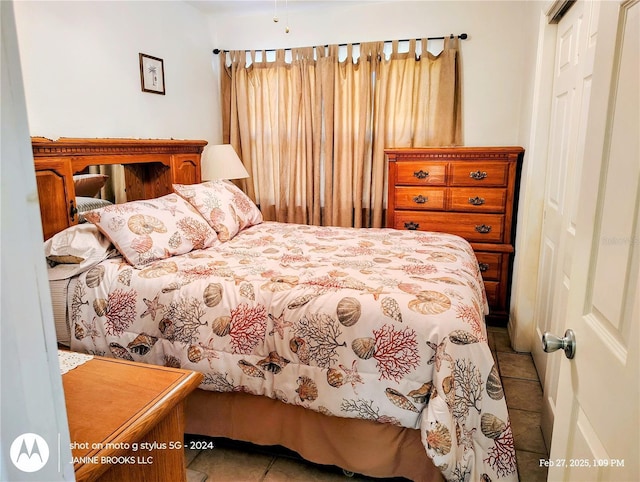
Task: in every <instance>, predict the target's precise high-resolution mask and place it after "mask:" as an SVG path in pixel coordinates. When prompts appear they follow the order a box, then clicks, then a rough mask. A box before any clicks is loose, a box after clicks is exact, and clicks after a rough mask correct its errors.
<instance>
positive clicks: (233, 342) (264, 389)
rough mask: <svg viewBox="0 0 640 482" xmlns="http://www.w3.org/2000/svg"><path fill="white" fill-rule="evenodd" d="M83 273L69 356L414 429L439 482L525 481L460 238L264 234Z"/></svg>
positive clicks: (320, 230) (368, 232)
mask: <svg viewBox="0 0 640 482" xmlns="http://www.w3.org/2000/svg"><path fill="white" fill-rule="evenodd" d="M79 276H80V278H79V282H78V283H77V284H76V288H75V289H74V290H73V292H71V293H70V294H69V298H70V299H69V306H70V309H69V312H70V324H71V332H72V340H71V348H72V349H73V350H74V351H81V352H87V353H91V354H96V355H105V356H114V357H119V358H124V359H128V360H135V361H140V362H145V363H151V364H159V365H168V366H175V367H182V368H188V369H193V370H198V371H200V372H202V373H204V381H203V383H202V385H201V388H203V389H207V390H215V391H244V392H248V393H252V394H256V395H263V396H268V397H272V398H277V399H279V400H281V401H283V402H285V403H291V404H296V405H301V406H304V407H306V408H308V409H312V410H317V411H319V412H322V413H325V414H327V415H334V416H339V417H358V418H364V419H371V420H377V421H379V422H385V423H393V424H397V425H401V426H404V427H411V428H419V429H420V430H421V433H422V439H423V443H424V445H425V449H426V451H427V453H428V454H429V456H430V457H431V458H432V459H433V461H434V463H435V464H436V465H437V466H438V467H439V468H440V469H441V470H442V472H443V474H444V475H445V477H446V478H448V479H451V480H517V473H516V460H515V450H514V446H513V436H512V431H511V426H510V422H509V418H508V414H507V407H506V404H505V400H504V392H503V390H502V386H501V382H500V378H499V375H498V371H497V367H496V366H495V362H494V360H493V357H492V355H491V352H490V350H489V347H488V345H487V336H486V328H485V325H484V314H485V313H486V310H487V304H486V298H485V293H484V289H483V285H482V281H481V277H480V273H479V270H478V265H477V261H476V259H475V256H474V254H473V251H472V249H471V247H470V246H469V244H468V243H467V242H466V241H465V240H463V239H462V238H459V237H457V236H453V235H448V234H440V233H421V232H410V231H397V230H391V229H360V230H357V229H351V228H333V227H316V226H302V225H294V224H280V223H271V222H266V223H263V224H260V225H257V226H253V227H251V228H248V229H246V230H244V231H242V232H241V233H239V234H238V235H237V236H235V237H234V238H233V239H231V240H230V241H228V242H226V243H222V244H221V245H219V246H216V247H213V248H209V249H206V250H198V251H192V252H191V253H188V254H185V255H181V256H177V257H172V258H169V259H166V260H162V261H158V262H155V263H154V264H152V265H150V266H147V267H145V268H143V269H135V268H133V267H132V266H131V265H129V264H127V263H126V262H124V261H123V260H122V258H111V259H108V260H105V261H103V262H101V263H100V264H99V265H97V266H95V267H93V268H91V269H90V270H88V271H86V272H84V273H82V274H80V275H79ZM483 477H484V478H483Z"/></svg>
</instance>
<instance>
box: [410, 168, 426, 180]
mask: <svg viewBox="0 0 640 482" xmlns="http://www.w3.org/2000/svg"><path fill="white" fill-rule="evenodd" d="M413 176H414V177H417V178H418V179H426V178H427V177H429V173H428V172H425V171H423V170H422V169H420V170H419V171H415V172H414V173H413Z"/></svg>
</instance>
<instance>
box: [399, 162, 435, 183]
mask: <svg viewBox="0 0 640 482" xmlns="http://www.w3.org/2000/svg"><path fill="white" fill-rule="evenodd" d="M396 169H397V173H396V184H403V185H406V184H410V185H427V184H428V185H430V186H444V185H445V184H446V183H447V163H446V162H424V161H409V162H398V163H397V166H396Z"/></svg>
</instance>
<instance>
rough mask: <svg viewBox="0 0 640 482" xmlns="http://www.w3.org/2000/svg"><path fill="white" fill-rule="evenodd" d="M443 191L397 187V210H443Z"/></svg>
mask: <svg viewBox="0 0 640 482" xmlns="http://www.w3.org/2000/svg"><path fill="white" fill-rule="evenodd" d="M444 199H445V189H431V188H426V187H408V186H398V187H396V189H395V200H396V208H397V209H428V210H432V209H437V210H444Z"/></svg>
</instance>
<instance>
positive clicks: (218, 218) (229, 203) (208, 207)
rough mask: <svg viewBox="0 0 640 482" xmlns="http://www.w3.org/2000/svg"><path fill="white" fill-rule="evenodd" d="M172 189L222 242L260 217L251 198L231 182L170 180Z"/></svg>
mask: <svg viewBox="0 0 640 482" xmlns="http://www.w3.org/2000/svg"><path fill="white" fill-rule="evenodd" d="M173 190H174V191H175V192H176V193H178V194H179V195H180V196H182V197H183V198H184V199H186V200H187V201H188V202H190V203H191V204H192V205H193V207H195V208H196V209H197V210H198V212H199V213H200V214H201V215H202V216H203V217H204V218H205V219H206V220H207V222H208V223H209V225H210V226H211V227H212V228H213V229H214V230H215V231H216V232H217V233H218V239H219V240H220V241H222V242H224V241H229V240H230V239H231V238H233V237H234V236H235V235H236V234H238V233H239V232H240V231H242V230H243V229H245V228H248V227H249V226H253V225H255V224H260V223H261V222H262V220H263V219H262V213H261V212H260V210H259V209H258V207H257V206H256V205H255V204H254V203H253V201H252V200H251V198H249V196H247V195H246V194H245V193H244V192H242V191H241V190H240V188H238V187H237V186H236V185H235V184H233V183H232V182H229V181H226V180H222V179H218V180H215V181H207V182H203V183H202V184H174V185H173Z"/></svg>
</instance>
